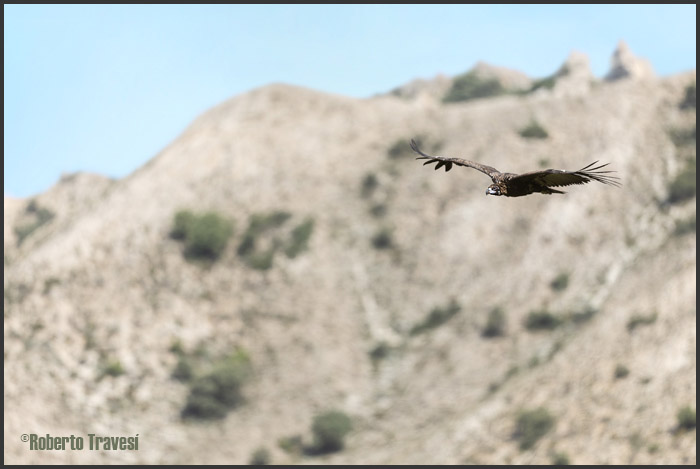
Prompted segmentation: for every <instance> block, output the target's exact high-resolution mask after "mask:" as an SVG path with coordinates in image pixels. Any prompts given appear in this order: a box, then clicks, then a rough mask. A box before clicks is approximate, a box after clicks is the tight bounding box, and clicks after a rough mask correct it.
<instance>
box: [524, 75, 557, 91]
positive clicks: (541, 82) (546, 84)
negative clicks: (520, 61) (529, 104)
mask: <svg viewBox="0 0 700 469" xmlns="http://www.w3.org/2000/svg"><path fill="white" fill-rule="evenodd" d="M557 78H558V77H557V75H550V76H548V77H544V78H539V79H537V80H535V81H534V82H533V83H532V86H530V89H529V90H528V91H527V93H533V92H535V91H537V90H539V89H540V88H544V89H546V90H551V89H552V88H554V85H555V83H556V82H557Z"/></svg>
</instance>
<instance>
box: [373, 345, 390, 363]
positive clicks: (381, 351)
mask: <svg viewBox="0 0 700 469" xmlns="http://www.w3.org/2000/svg"><path fill="white" fill-rule="evenodd" d="M390 352H391V347H390V346H389V344H387V343H386V342H380V343H378V344H377V345H375V346H374V347H373V348H372V350H370V352H369V357H370V358H371V359H372V362H373V363H377V362H378V361H380V360H383V359H385V358H386V357H388V356H389V353H390Z"/></svg>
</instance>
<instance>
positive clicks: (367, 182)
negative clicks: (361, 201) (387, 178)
mask: <svg viewBox="0 0 700 469" xmlns="http://www.w3.org/2000/svg"><path fill="white" fill-rule="evenodd" d="M377 187H379V179H378V178H377V176H375V174H374V173H367V174H365V177H364V178H362V190H361V193H362V197H365V198H367V197H370V196H371V195H372V194H373V193H374V191H375V190H376V189H377Z"/></svg>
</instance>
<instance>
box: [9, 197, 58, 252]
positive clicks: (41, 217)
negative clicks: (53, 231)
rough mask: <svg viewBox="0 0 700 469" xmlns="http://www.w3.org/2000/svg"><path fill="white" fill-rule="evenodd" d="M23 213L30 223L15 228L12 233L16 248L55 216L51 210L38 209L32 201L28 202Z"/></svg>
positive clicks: (36, 204)
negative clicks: (15, 240)
mask: <svg viewBox="0 0 700 469" xmlns="http://www.w3.org/2000/svg"><path fill="white" fill-rule="evenodd" d="M24 211H25V213H26V214H27V215H28V218H30V219H31V221H28V222H26V223H23V224H21V225H19V226H16V227H15V229H14V231H15V235H16V236H17V246H19V245H21V244H22V243H23V242H24V240H25V239H26V238H27V237H28V236H29V235H31V234H32V233H34V232H35V231H36V230H37V229H39V228H41V227H42V226H44V225H46V224H47V223H48V222H50V221H51V220H53V218H54V216H55V214H54V213H53V212H52V211H51V210H49V209H47V208H45V207H40V206H39V204H38V203H37V202H36V200H34V199H32V200H30V201H29V203H28V204H27V207H26V208H25V209H24Z"/></svg>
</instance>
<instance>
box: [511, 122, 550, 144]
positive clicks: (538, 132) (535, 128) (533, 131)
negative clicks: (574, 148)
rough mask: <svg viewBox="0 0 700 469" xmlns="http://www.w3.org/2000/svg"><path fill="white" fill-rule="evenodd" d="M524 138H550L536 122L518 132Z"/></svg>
mask: <svg viewBox="0 0 700 469" xmlns="http://www.w3.org/2000/svg"><path fill="white" fill-rule="evenodd" d="M518 133H519V134H520V136H521V137H523V138H536V139H543V138H547V137H549V134H548V133H547V131H546V130H545V129H544V127H542V126H541V125H540V124H539V122H537V121H536V120H534V119H533V120H531V121H530V123H529V124H528V125H526V126H525V127H523V128H522V129H520V131H519V132H518Z"/></svg>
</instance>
